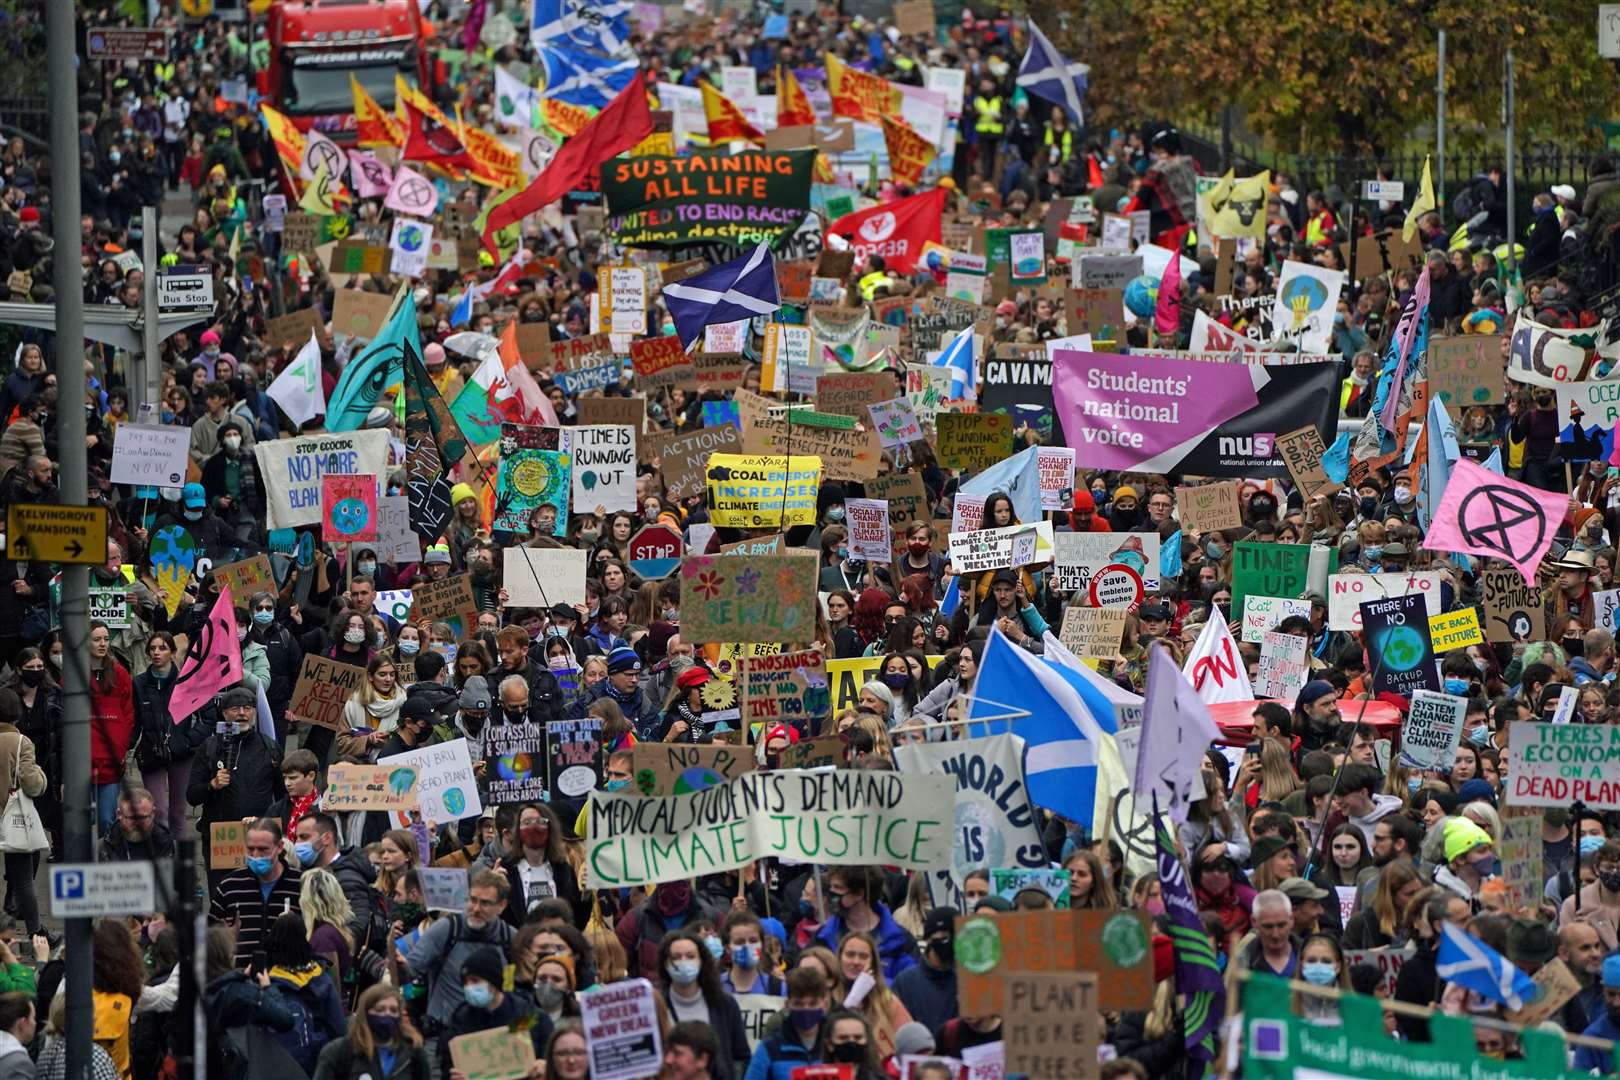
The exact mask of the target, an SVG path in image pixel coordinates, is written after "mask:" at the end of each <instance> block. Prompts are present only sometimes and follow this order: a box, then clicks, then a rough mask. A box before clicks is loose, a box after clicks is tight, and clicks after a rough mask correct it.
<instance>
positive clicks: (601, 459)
mask: <svg viewBox="0 0 1620 1080" xmlns="http://www.w3.org/2000/svg"><path fill="white" fill-rule="evenodd" d="M568 450H569V470H570V474H571V475H572V477H573V492H572V495H571V496H570V497H571V499H572V501H573V505H574V507H575V508H576V509H578V510H580V511H586V512H590V513H595V512H596V508H597V507H601V508H602V509H604V510H606V511H607V512H608V513H612V512H614V511H616V510H628V511H634V510H635V509H637V504H636V435H635V432H634V431H632V430H631V429H630V428H628V427H625V426H623V425H619V424H612V425H602V426H599V427H574V428H571V429H569V443H568Z"/></svg>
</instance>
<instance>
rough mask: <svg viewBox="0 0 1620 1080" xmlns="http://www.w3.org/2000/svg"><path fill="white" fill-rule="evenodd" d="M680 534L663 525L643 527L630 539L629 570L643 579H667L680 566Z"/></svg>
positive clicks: (681, 549)
mask: <svg viewBox="0 0 1620 1080" xmlns="http://www.w3.org/2000/svg"><path fill="white" fill-rule="evenodd" d="M685 547H686V545H685V543H684V542H683V541H682V540H681V534H680V533H679V532H677V531H676V530H675V529H674V528H672V527H671V526H668V525H663V524H656V523H655V524H652V525H643V526H642V527H641V528H639V529H637V530H636V534H635V535H634V536H632V537H631V538H630V544H629V548H628V552H629V555H630V569H631V570H633V571H634V572H635V573H636V574H637V575H638V576H640V577H642V578H644V579H652V578H661V577H668V576H669V575H670V574H671V573H673V572H674V570H675V568H676V567H677V566H679V565H680V564H681V552H682V551H684V550H685Z"/></svg>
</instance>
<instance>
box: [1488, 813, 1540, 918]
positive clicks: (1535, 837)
mask: <svg viewBox="0 0 1620 1080" xmlns="http://www.w3.org/2000/svg"><path fill="white" fill-rule="evenodd" d="M1500 813H1501V815H1502V836H1501V838H1500V839H1498V840H1497V842H1496V850H1497V854H1498V855H1500V856H1501V859H1502V880H1503V881H1504V882H1505V883H1506V884H1507V909H1508V912H1509V913H1510V914H1516V913H1518V912H1519V911H1521V910H1523V909H1525V908H1535V907H1536V906H1537V905H1538V904H1539V903H1540V901H1541V894H1542V887H1543V886H1544V885H1546V883H1547V877H1546V875H1545V874H1544V873H1543V872H1542V867H1543V866H1544V864H1545V859H1546V855H1545V852H1544V851H1543V850H1542V846H1541V810H1540V809H1538V808H1536V807H1533V806H1531V807H1526V806H1503V807H1501V810H1500Z"/></svg>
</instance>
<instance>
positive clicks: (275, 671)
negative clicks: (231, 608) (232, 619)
mask: <svg viewBox="0 0 1620 1080" xmlns="http://www.w3.org/2000/svg"><path fill="white" fill-rule="evenodd" d="M233 599H237V598H234V597H233ZM247 600H248V598H247V597H241V598H240V602H241V603H243V604H246V603H247ZM250 636H251V637H252V638H253V640H254V641H257V642H258V643H259V644H261V645H263V646H264V653H265V656H266V658H267V659H268V660H269V661H270V686H269V688H268V689H266V690H265V692H264V696H265V699H266V700H268V701H269V702H270V712H271V713H272V714H273V715H274V716H275V718H276V722H277V723H278V724H279V723H280V722H281V718H282V715H283V714H285V713H286V711H287V703H288V702H290V701H292V696H293V688H294V687H296V686H297V685H298V672H299V670H300V669H301V668H302V667H303V666H304V650H303V647H302V646H300V645H299V644H298V639H297V638H296V637H294V636H293V634H292V632H291V631H290V630H288V629H287V628H286V627H285V626H283V625H281V624H280V623H271V624H270V625H269V626H268V627H265V628H264V629H262V630H260V629H255V630H253V632H252V634H251V635H250ZM278 730H279V729H278Z"/></svg>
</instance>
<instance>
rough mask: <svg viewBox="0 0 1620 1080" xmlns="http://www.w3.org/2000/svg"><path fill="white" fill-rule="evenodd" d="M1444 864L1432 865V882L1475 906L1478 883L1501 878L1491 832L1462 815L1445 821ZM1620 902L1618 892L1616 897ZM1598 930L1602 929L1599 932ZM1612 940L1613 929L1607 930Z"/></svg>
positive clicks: (1619, 903)
mask: <svg viewBox="0 0 1620 1080" xmlns="http://www.w3.org/2000/svg"><path fill="white" fill-rule="evenodd" d="M1443 838H1444V843H1445V848H1444V851H1445V863H1444V864H1443V865H1441V866H1437V867H1435V871H1434V883H1435V884H1436V885H1443V886H1444V887H1445V888H1447V889H1450V890H1451V891H1452V892H1453V893H1456V894H1457V895H1458V896H1460V897H1462V898H1463V899H1464V900H1467V901H1469V902H1470V903H1471V904H1475V905H1476V906H1477V903H1478V897H1479V890H1480V886H1481V885H1483V884H1484V883H1485V882H1486V880H1487V879H1489V878H1493V877H1500V876H1501V873H1502V869H1501V867H1502V861H1501V860H1500V859H1498V858H1497V857H1496V849H1495V841H1493V840H1492V839H1491V834H1490V833H1488V832H1486V831H1485V830H1484V829H1482V828H1480V827H1479V826H1478V825H1476V824H1474V823H1473V822H1472V821H1470V820H1469V819H1467V818H1465V817H1455V818H1452V819H1451V820H1449V821H1447V822H1446V825H1445V832H1444V834H1443ZM1615 901H1616V904H1617V905H1620V895H1617V896H1616V897H1615ZM1600 933H1601V931H1600ZM1610 934H1611V937H1610V941H1611V942H1612V941H1613V936H1612V934H1613V931H1612V929H1611V931H1610Z"/></svg>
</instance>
